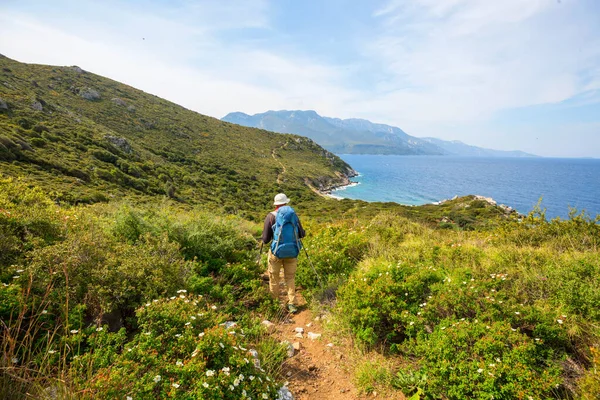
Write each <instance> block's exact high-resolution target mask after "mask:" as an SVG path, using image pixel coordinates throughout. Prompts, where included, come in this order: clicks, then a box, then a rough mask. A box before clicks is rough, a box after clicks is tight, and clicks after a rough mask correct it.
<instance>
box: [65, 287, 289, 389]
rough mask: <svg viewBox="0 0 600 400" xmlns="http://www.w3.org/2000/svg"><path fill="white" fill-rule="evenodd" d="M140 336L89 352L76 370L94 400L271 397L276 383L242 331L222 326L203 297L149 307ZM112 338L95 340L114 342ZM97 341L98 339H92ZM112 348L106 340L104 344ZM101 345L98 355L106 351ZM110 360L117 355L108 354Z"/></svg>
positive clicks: (141, 316)
mask: <svg viewBox="0 0 600 400" xmlns="http://www.w3.org/2000/svg"><path fill="white" fill-rule="evenodd" d="M137 316H138V321H139V327H140V333H138V334H137V335H135V337H134V338H133V339H132V340H130V341H129V342H127V343H122V342H119V341H113V347H114V346H116V347H120V351H119V352H118V353H119V354H118V355H116V356H115V357H114V360H110V362H109V358H108V357H107V351H106V350H101V351H90V352H89V353H87V354H85V355H83V356H81V357H79V358H78V359H77V360H76V361H75V362H74V365H77V368H79V369H80V373H79V374H78V375H79V376H84V374H83V371H85V369H86V368H89V365H90V363H92V364H94V365H95V366H99V367H100V368H95V369H94V371H93V372H94V375H93V378H92V379H91V381H89V382H87V381H85V382H80V384H81V385H82V388H84V389H85V393H86V397H89V398H122V399H125V398H128V397H130V398H132V399H145V398H163V397H164V398H166V397H169V398H177V399H243V398H252V399H271V398H275V397H276V392H277V388H278V387H277V385H276V383H275V382H274V380H273V379H272V378H271V377H270V376H268V375H267V374H266V373H265V372H264V371H263V370H261V368H260V367H259V366H257V364H258V361H257V359H256V358H255V357H256V354H253V351H252V350H250V349H249V348H248V345H247V344H246V343H245V340H244V335H243V333H242V331H238V330H237V328H238V327H236V326H233V324H231V326H230V327H229V328H227V327H226V326H219V324H218V323H217V321H219V320H220V319H221V318H222V317H221V315H220V314H219V313H218V312H217V311H216V310H214V309H213V306H212V305H209V304H208V303H207V302H206V301H204V300H203V299H202V298H200V297H198V296H195V295H185V294H184V293H183V291H181V292H180V293H179V294H178V296H175V297H174V298H170V299H167V300H158V301H153V302H150V303H148V304H147V305H145V306H143V307H141V308H140V309H139V310H138V311H137ZM112 335H118V334H111V333H106V332H98V333H93V334H92V335H91V337H92V338H99V337H104V338H106V337H110V336H112ZM93 340H99V339H93ZM102 340H103V343H104V344H106V342H107V340H106V339H102ZM104 348H105V346H101V347H100V349H104ZM108 353H110V354H114V353H112V352H111V351H108Z"/></svg>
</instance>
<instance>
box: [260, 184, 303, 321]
mask: <svg viewBox="0 0 600 400" xmlns="http://www.w3.org/2000/svg"><path fill="white" fill-rule="evenodd" d="M289 202H290V199H288V197H287V196H286V195H285V194H283V193H279V194H278V195H277V196H275V200H274V202H273V205H274V206H275V211H272V212H270V213H269V214H267V217H266V218H265V225H264V227H263V232H262V238H261V239H262V242H263V243H269V242H271V241H272V243H271V246H270V248H269V268H268V272H269V291H270V292H271V294H272V295H273V296H274V297H275V298H276V299H277V298H279V271H281V268H283V277H284V280H285V284H286V286H287V297H288V303H287V309H288V311H289V312H291V313H295V312H296V311H298V309H297V308H296V305H295V303H296V285H295V283H294V280H295V277H296V267H297V265H298V253H299V252H300V246H301V243H300V239H302V238H303V237H304V236H305V235H306V233H305V232H304V229H303V228H302V225H301V224H300V220H299V219H298V216H297V215H296V212H295V211H294V209H293V208H292V207H290V206H288V205H287V204H288V203H289Z"/></svg>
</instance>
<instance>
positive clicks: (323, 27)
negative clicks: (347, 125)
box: [0, 0, 600, 157]
mask: <svg viewBox="0 0 600 400" xmlns="http://www.w3.org/2000/svg"><path fill="white" fill-rule="evenodd" d="M0 53H2V54H4V55H6V56H8V57H11V58H14V59H16V60H19V61H23V62H29V63H44V64H56V65H79V66H80V67H82V68H84V69H86V70H89V71H92V72H95V73H98V74H100V75H104V76H107V77H110V78H112V79H115V80H118V81H121V82H124V83H127V84H129V85H132V86H135V87H137V88H140V89H142V90H144V91H147V92H150V93H153V94H156V95H158V96H161V97H164V98H167V99H169V100H171V101H174V102H176V103H178V104H181V105H183V106H185V107H187V108H190V109H193V110H195V111H198V112H200V113H203V114H207V115H211V116H214V117H217V118H220V117H222V116H224V115H225V114H227V113H228V112H231V111H243V112H246V113H249V114H253V113H257V112H264V111H266V110H279V109H313V110H316V111H317V112H318V113H320V114H321V115H325V116H331V117H340V118H366V119H369V120H371V121H373V122H380V123H387V124H391V125H395V126H399V127H400V128H402V129H404V130H405V131H407V132H408V133H409V134H412V135H414V136H418V137H426V136H433V137H438V138H441V139H446V140H462V141H464V142H466V143H469V144H474V145H478V146H484V147H490V148H495V149H502V150H513V149H519V150H524V151H528V152H532V153H536V154H540V155H545V156H562V157H600V2H599V1H597V0H502V1H491V0H373V1H362V0H353V1H350V0H327V1H297V0H272V1H268V0H227V1H225V0H203V1H200V0H199V1H191V0H178V1H141V0H138V1H114V0H106V1H86V0H77V1H68V0H55V1H52V2H47V1H29V0H3V1H2V2H1V3H0Z"/></svg>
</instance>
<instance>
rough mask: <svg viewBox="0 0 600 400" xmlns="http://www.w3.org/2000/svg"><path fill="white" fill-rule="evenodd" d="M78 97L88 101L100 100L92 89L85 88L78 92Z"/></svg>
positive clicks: (96, 92) (98, 95)
mask: <svg viewBox="0 0 600 400" xmlns="http://www.w3.org/2000/svg"><path fill="white" fill-rule="evenodd" d="M79 96H81V97H83V98H84V99H86V100H89V101H96V100H100V93H98V91H96V90H94V89H92V88H86V89H84V90H81V91H80V92H79Z"/></svg>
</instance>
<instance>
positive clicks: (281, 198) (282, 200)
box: [273, 193, 290, 206]
mask: <svg viewBox="0 0 600 400" xmlns="http://www.w3.org/2000/svg"><path fill="white" fill-rule="evenodd" d="M289 202H290V199H288V197H287V196H286V195H285V194H283V193H279V194H278V195H277V196H275V201H274V202H273V205H274V206H281V205H284V204H287V203H289Z"/></svg>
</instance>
